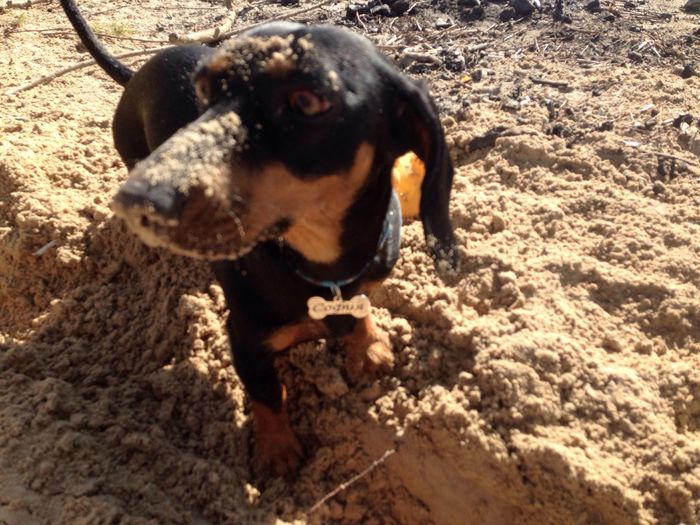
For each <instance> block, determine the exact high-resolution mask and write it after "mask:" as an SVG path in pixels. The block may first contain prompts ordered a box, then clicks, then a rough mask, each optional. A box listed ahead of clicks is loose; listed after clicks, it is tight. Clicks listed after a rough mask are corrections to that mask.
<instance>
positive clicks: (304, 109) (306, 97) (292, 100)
mask: <svg viewBox="0 0 700 525" xmlns="http://www.w3.org/2000/svg"><path fill="white" fill-rule="evenodd" d="M289 105H290V106H291V107H292V109H294V110H295V111H298V112H300V113H303V114H304V115H306V116H307V117H313V116H316V115H320V114H321V113H324V112H326V111H328V109H330V107H331V103H330V102H328V100H326V99H325V98H323V97H321V96H319V95H317V94H316V93H314V92H313V91H309V90H308V89H300V90H298V91H295V92H294V93H292V94H291V95H290V97H289Z"/></svg>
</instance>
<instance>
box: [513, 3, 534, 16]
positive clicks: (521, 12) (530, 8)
mask: <svg viewBox="0 0 700 525" xmlns="http://www.w3.org/2000/svg"><path fill="white" fill-rule="evenodd" d="M510 5H511V7H512V8H513V9H514V10H515V15H516V16H519V17H522V16H530V15H531V14H532V13H533V12H534V11H535V5H534V4H533V2H531V1H530V0H510Z"/></svg>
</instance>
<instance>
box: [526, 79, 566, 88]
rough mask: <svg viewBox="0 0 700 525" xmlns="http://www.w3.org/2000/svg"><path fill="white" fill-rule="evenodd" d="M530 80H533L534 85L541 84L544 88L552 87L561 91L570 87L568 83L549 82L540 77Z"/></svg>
mask: <svg viewBox="0 0 700 525" xmlns="http://www.w3.org/2000/svg"><path fill="white" fill-rule="evenodd" d="M530 80H532V82H533V84H541V85H543V86H552V87H555V88H560V89H566V88H568V87H569V83H568V82H563V81H561V80H549V79H546V78H539V77H530Z"/></svg>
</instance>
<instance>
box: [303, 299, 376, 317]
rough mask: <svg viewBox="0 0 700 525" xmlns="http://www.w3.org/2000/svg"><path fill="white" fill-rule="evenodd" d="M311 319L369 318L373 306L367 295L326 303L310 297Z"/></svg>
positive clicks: (307, 302) (307, 303)
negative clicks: (334, 317)
mask: <svg viewBox="0 0 700 525" xmlns="http://www.w3.org/2000/svg"><path fill="white" fill-rule="evenodd" d="M306 305H307V306H308V308H309V317H311V319H323V318H325V317H326V316H328V315H352V316H353V317H355V318H357V319H362V318H363V317H367V316H368V315H369V314H370V311H371V310H372V305H371V304H370V302H369V298H368V297H367V296H366V295H356V296H355V297H353V298H352V299H349V300H347V301H346V300H344V299H335V300H333V301H326V300H325V299H324V298H323V297H318V296H317V295H315V296H313V297H309V300H308V301H306Z"/></svg>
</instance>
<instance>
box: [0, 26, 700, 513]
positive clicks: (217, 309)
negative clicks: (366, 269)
mask: <svg viewBox="0 0 700 525" xmlns="http://www.w3.org/2000/svg"><path fill="white" fill-rule="evenodd" d="M26 38H30V37H26ZM27 42H29V41H27ZM27 45H28V44H27ZM62 53H64V54H65V55H66V56H70V53H71V52H70V49H69V46H68V44H66V46H65V49H63V50H62ZM22 60H28V59H22ZM22 60H18V61H17V63H15V64H14V65H13V66H12V67H10V68H8V70H7V71H5V72H4V73H0V75H2V77H3V81H4V82H7V81H8V79H16V80H18V81H19V80H21V79H22V67H23V62H22ZM529 67H532V68H536V67H539V65H538V64H530V66H529ZM549 72H550V74H553V72H552V70H551V69H550V71H549ZM523 74H526V73H523ZM577 74H578V73H577V72H576V71H567V70H565V69H564V68H562V69H561V70H557V71H556V75H557V76H558V77H561V78H563V79H565V80H570V81H571V82H572V83H576V82H578V84H579V86H580V90H579V89H576V90H572V91H570V92H569V93H566V94H565V95H561V96H565V97H566V98H567V101H568V103H569V104H570V106H571V107H577V111H576V112H575V113H574V114H573V115H570V123H575V124H576V125H577V126H579V129H580V130H583V131H584V132H583V133H580V134H579V135H577V136H576V140H572V139H571V138H568V139H565V138H560V137H557V136H555V135H552V134H547V133H545V131H546V122H547V118H546V115H547V109H546V107H544V106H543V105H535V104H533V105H532V106H530V107H528V108H525V109H523V110H522V111H521V112H520V113H519V114H518V115H517V117H516V116H515V115H513V114H512V113H509V112H508V111H505V110H503V109H501V108H500V107H498V106H493V107H488V106H487V107H484V106H480V107H479V108H478V109H473V110H472V109H470V110H467V111H461V112H458V113H456V114H455V115H454V116H448V117H446V118H445V125H446V128H447V132H448V137H449V141H450V146H451V149H452V152H453V155H454V157H455V159H456V161H457V165H458V172H457V177H456V182H455V189H454V196H453V200H452V215H453V218H454V222H455V225H456V228H457V236H458V239H459V241H460V244H461V252H462V253H461V255H462V262H463V266H462V270H461V273H460V274H459V276H457V277H456V278H455V279H453V280H452V281H450V282H447V283H443V282H442V281H440V280H439V279H438V278H437V277H436V276H435V275H434V272H433V269H432V263H431V261H430V260H429V258H428V256H427V254H426V251H425V246H424V243H423V239H422V230H421V226H420V224H419V223H411V224H409V225H408V226H407V227H406V228H405V235H404V244H403V248H402V257H401V260H400V263H399V265H398V267H397V268H396V270H395V272H394V274H393V275H392V277H391V278H390V279H389V280H388V281H387V282H386V283H385V285H384V286H383V287H382V288H381V289H380V290H379V291H378V293H377V295H376V297H374V304H375V305H376V307H377V315H378V320H379V323H380V324H381V325H382V326H383V327H384V328H385V329H386V330H387V331H388V332H389V333H390V336H391V340H392V343H393V346H394V350H395V353H396V358H397V365H396V368H395V370H394V371H393V372H392V373H391V374H389V375H388V376H387V377H385V378H382V379H381V380H376V381H370V382H366V383H363V384H360V385H352V384H349V383H348V382H346V379H345V376H344V367H343V358H342V355H341V354H340V353H338V352H336V351H335V349H334V348H333V345H330V344H327V343H326V342H319V343H315V344H307V345H302V346H299V347H297V348H294V349H292V350H291V351H290V352H289V354H288V355H287V356H286V357H284V358H283V359H281V360H280V373H281V377H282V379H283V381H284V383H285V384H286V385H287V386H288V388H289V391H290V397H291V409H292V414H291V417H292V420H293V425H294V427H295V428H296V429H297V430H298V433H299V435H300V437H301V439H302V441H304V442H305V443H306V446H307V449H308V453H309V454H308V459H307V461H306V463H305V465H304V467H303V468H302V471H301V473H300V477H299V479H298V480H297V481H296V482H295V483H293V484H288V483H286V482H284V481H281V480H275V479H270V478H268V477H265V476H262V475H260V474H259V473H258V472H256V471H255V469H254V467H253V466H252V461H251V458H252V448H251V446H252V445H251V441H252V440H251V428H250V421H249V417H248V412H247V409H248V407H247V404H246V403H247V402H246V400H245V396H244V394H243V391H242V389H241V387H240V385H239V383H238V379H237V377H236V375H235V373H234V372H233V369H232V367H231V362H230V357H229V353H228V342H227V339H226V335H225V332H224V327H223V323H224V320H225V316H226V307H225V303H224V300H223V296H222V292H221V290H220V288H219V287H218V286H217V285H216V284H214V282H213V280H212V276H211V274H210V271H209V269H208V266H207V265H206V264H203V263H198V262H195V261H191V260H188V259H185V258H181V257H178V256H174V255H171V254H169V253H166V252H164V251H158V250H151V249H148V248H146V247H144V246H142V245H141V244H140V243H139V242H138V241H137V240H136V239H135V238H134V237H133V236H132V235H131V234H129V233H128V232H127V231H126V230H125V228H124V227H123V226H122V224H121V222H120V221H118V220H116V219H115V218H114V217H113V216H112V214H111V213H110V212H109V210H108V208H107V207H106V203H107V202H108V201H109V198H110V197H111V195H112V192H113V191H114V190H115V188H116V187H117V185H118V182H119V181H120V180H123V178H124V177H125V172H124V170H123V168H122V167H121V166H120V165H119V163H118V161H117V160H116V157H115V154H114V152H113V150H112V147H111V138H110V132H109V125H108V122H109V118H110V113H111V110H112V108H113V107H114V103H115V100H116V97H117V96H118V93H119V91H118V90H117V89H116V88H115V87H110V88H108V87H106V86H109V84H107V83H106V82H105V81H104V78H103V77H102V76H101V74H99V75H98V74H94V75H78V76H74V77H67V78H66V79H64V80H61V81H57V82H56V83H54V84H51V85H50V86H46V87H43V88H39V89H38V90H35V91H31V92H28V93H26V94H24V95H23V96H22V97H21V98H18V99H15V100H9V101H8V100H5V101H2V102H0V112H1V113H2V114H4V115H9V117H7V118H6V119H5V120H3V122H2V124H0V132H1V133H2V134H3V140H2V142H1V143H0V305H1V306H0V307H1V309H2V310H1V311H2V314H1V315H0V521H3V520H4V521H5V522H7V523H12V524H23V523H26V524H30V523H31V524H37V523H106V522H120V523H145V522H150V523H202V524H204V523H274V522H275V521H276V520H278V521H280V522H291V521H294V520H299V521H300V522H311V523H321V522H322V523H331V522H333V523H370V524H371V523H374V524H379V523H403V524H410V523H441V524H453V523H474V524H476V523H524V524H527V523H531V524H542V523H557V524H563V523H601V524H603V523H604V524H616V523H619V524H623V523H624V524H627V523H646V524H652V523H664V524H677V523H684V524H696V523H698V520H700V518H699V516H700V467H698V465H700V357H699V356H700V293H699V292H700V290H699V288H700V273H699V270H698V260H699V259H698V257H699V256H700V235H699V233H700V200H699V199H698V194H700V191H699V190H700V182H699V179H698V177H699V173H698V172H697V171H695V170H694V168H692V167H690V168H688V167H684V166H685V165H684V164H682V163H678V164H676V165H675V166H674V168H673V170H671V171H669V164H668V163H667V162H665V161H664V162H660V161H659V159H658V158H657V157H656V156H655V155H653V154H650V153H648V151H649V149H650V147H649V146H646V145H641V146H640V147H636V146H637V144H633V143H631V142H630V141H629V140H628V138H625V137H621V136H619V135H617V134H615V132H613V131H594V128H595V126H596V125H597V124H598V123H599V122H600V121H601V120H604V117H606V116H607V117H609V116H610V115H612V117H613V118H620V119H621V118H623V117H624V118H627V114H628V113H629V112H630V111H635V112H636V111H638V110H639V108H641V107H643V106H644V105H645V104H647V103H648V102H649V101H650V100H652V101H654V102H655V103H656V105H657V106H659V107H663V108H664V114H662V115H660V118H665V117H669V116H670V117H673V116H674V115H675V114H678V113H681V112H683V111H687V109H688V108H689V107H692V106H693V104H696V103H697V100H698V99H699V98H700V82H699V81H698V79H697V77H696V78H694V79H690V80H682V79H680V78H664V79H663V81H662V80H661V79H660V77H659V74H658V73H653V72H641V73H632V72H630V70H628V69H626V68H623V67H621V68H617V69H610V70H605V71H601V72H600V73H594V74H590V72H589V73H587V75H586V79H585V80H583V81H582V80H580V78H579V77H577ZM496 75H497V77H496V82H498V81H502V82H503V83H507V82H509V81H511V80H512V79H513V78H515V77H517V75H518V71H514V70H513V69H509V68H508V67H507V66H504V67H503V69H502V70H499V71H497V72H496ZM616 75H618V76H620V77H621V78H624V80H625V83H624V88H623V89H622V91H620V90H616V89H611V90H609V91H606V90H605V89H604V86H606V85H608V84H607V82H608V81H609V79H611V78H614V77H615V76H616ZM591 86H598V87H599V88H601V89H603V93H602V95H601V96H600V97H597V98H596V99H593V100H594V102H591V103H590V105H585V106H583V105H581V106H577V104H580V103H581V101H582V100H583V99H582V98H577V97H581V93H582V92H589V91H590V88H591ZM81 93H85V94H81ZM67 97H68V98H67ZM67 100H68V104H67V103H66V101H67ZM524 120H527V121H528V122H529V123H530V124H528V125H520V124H519V122H523V121H524ZM495 125H505V126H507V127H511V128H513V130H514V132H513V134H512V136H506V137H503V138H500V139H498V140H497V141H496V144H495V146H494V147H493V148H491V149H488V150H478V151H476V152H470V151H469V141H470V140H471V139H472V138H473V137H475V136H477V135H479V134H481V133H484V132H485V131H487V130H488V129H489V128H491V127H493V126H495ZM518 126H519V127H518ZM664 129H665V130H666V131H664V132H663V133H660V134H659V135H658V136H657V138H656V139H655V140H656V145H655V147H654V148H653V149H658V148H659V147H663V148H664V151H667V152H670V153H673V154H677V155H682V156H684V157H685V158H692V155H693V153H692V152H691V151H689V150H685V149H683V148H684V146H683V143H682V142H677V137H678V130H676V129H675V128H673V127H672V126H669V127H667V128H664ZM623 139H624V140H623ZM625 140H627V142H625ZM50 242H53V243H54V244H51V245H48V246H47V243H50ZM37 250H39V252H38V253H37ZM389 449H396V450H397V452H396V453H395V454H394V455H392V456H391V457H389V458H388V459H387V460H386V461H385V462H384V463H382V464H381V465H379V466H378V468H376V469H375V470H373V471H372V472H371V473H370V474H369V475H367V476H365V477H363V478H362V479H361V480H360V481H358V482H357V483H356V484H354V485H352V486H351V487H350V488H349V489H347V490H345V491H343V492H341V493H340V494H338V495H337V496H335V497H334V498H332V499H331V500H330V501H329V502H328V503H327V504H325V505H323V506H322V507H321V508H320V509H318V510H317V511H315V512H314V513H313V514H311V515H308V514H307V511H308V509H309V508H310V507H311V506H312V505H313V504H314V502H316V501H318V500H319V499H320V498H321V497H323V496H324V495H325V494H326V493H328V492H329V491H331V490H332V489H333V488H334V487H336V486H337V485H338V484H339V483H342V482H343V481H346V480H347V479H349V478H351V477H352V476H353V475H355V474H357V473H358V472H360V471H362V470H363V469H364V468H366V467H367V466H368V465H369V464H370V463H372V461H374V460H375V459H376V458H378V457H380V456H381V455H382V454H383V453H384V452H385V451H386V450H389Z"/></svg>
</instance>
